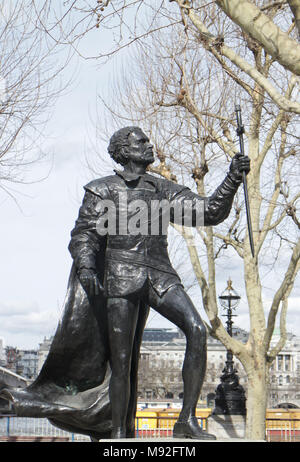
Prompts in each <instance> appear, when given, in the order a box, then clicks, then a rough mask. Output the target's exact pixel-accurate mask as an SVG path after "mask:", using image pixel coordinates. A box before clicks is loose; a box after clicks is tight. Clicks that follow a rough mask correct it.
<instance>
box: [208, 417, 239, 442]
mask: <svg viewBox="0 0 300 462" xmlns="http://www.w3.org/2000/svg"><path fill="white" fill-rule="evenodd" d="M245 428H246V416H245V415H219V414H218V415H210V416H209V417H208V419H207V431H208V433H212V434H213V435H215V436H216V437H217V439H218V440H219V439H228V438H230V439H239V438H241V439H244V438H245Z"/></svg>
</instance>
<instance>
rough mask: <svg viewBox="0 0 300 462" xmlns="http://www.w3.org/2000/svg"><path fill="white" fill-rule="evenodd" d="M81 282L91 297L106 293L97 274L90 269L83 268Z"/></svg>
mask: <svg viewBox="0 0 300 462" xmlns="http://www.w3.org/2000/svg"><path fill="white" fill-rule="evenodd" d="M78 277H79V280H80V282H81V284H82V286H83V288H84V290H85V291H86V293H87V294H88V295H89V296H90V297H95V296H97V295H99V294H100V293H101V292H103V291H104V288H103V286H102V284H101V283H100V281H99V279H98V276H97V273H96V272H95V271H94V270H93V269H90V268H83V269H81V270H80V271H79V273H78Z"/></svg>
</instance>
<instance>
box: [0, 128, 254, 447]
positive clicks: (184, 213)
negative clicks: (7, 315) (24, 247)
mask: <svg viewBox="0 0 300 462" xmlns="http://www.w3.org/2000/svg"><path fill="white" fill-rule="evenodd" d="M108 151H109V153H110V155H111V156H112V158H113V159H114V160H115V161H116V162H117V163H119V164H121V165H122V166H123V170H122V171H119V170H116V171H115V174H114V175H111V176H108V177H105V178H100V179H97V180H94V181H92V182H91V183H89V184H88V185H86V186H85V196H84V199H83V204H82V206H81V208H80V211H79V216H78V219H77V221H76V224H75V227H74V229H73V231H72V232H71V242H70V245H69V250H70V252H71V255H72V257H73V260H74V263H73V267H72V271H71V275H70V279H69V285H68V292H67V297H66V302H65V310H64V315H63V318H62V321H61V323H60V324H59V326H58V329H57V332H56V334H55V337H54V339H53V343H52V346H51V349H50V352H49V355H48V357H47V359H46V361H45V364H44V366H43V368H42V370H41V372H40V374H39V376H38V378H37V379H36V381H35V382H34V383H33V384H32V385H31V386H29V387H28V388H27V389H26V390H21V391H18V390H5V391H4V392H2V396H5V397H6V398H7V399H10V400H11V401H12V402H13V403H14V406H15V409H16V411H17V412H18V413H19V414H20V415H28V416H36V417H41V416H45V417H48V418H49V420H50V421H51V422H52V423H53V424H54V425H57V426H59V427H61V428H65V429H68V430H70V431H75V432H79V433H85V434H88V435H90V436H91V437H92V438H96V439H100V438H103V437H108V436H110V437H111V438H125V437H132V436H134V418H135V412H136V400H137V372H138V358H139V348H140V344H141V339H142V334H143V329H144V325H145V322H146V319H147V315H148V310H149V307H150V306H151V307H152V308H153V309H154V310H156V311H157V312H158V313H160V314H161V315H163V316H164V317H166V318H167V319H168V320H169V321H171V322H172V323H174V324H175V325H176V326H178V327H179V328H180V329H181V330H182V331H183V332H184V334H185V336H186V340H187V343H186V345H187V346H186V354H185V359H184V364H183V373H182V375H183V384H184V398H183V405H182V410H181V413H180V416H179V419H178V421H177V422H176V424H175V426H174V431H173V435H174V436H175V437H183V438H197V439H215V437H214V436H213V435H209V434H208V433H207V432H204V431H203V430H202V429H201V428H200V427H199V425H198V422H197V419H196V417H195V409H196V405H197V401H198V398H199V394H200V391H201V387H202V383H203V379H204V375H205V369H206V329H205V327H204V324H203V322H202V320H201V317H200V315H199V313H198V311H197V310H196V309H195V307H194V305H193V303H192V301H191V300H190V298H189V297H188V295H187V294H186V293H185V291H184V288H183V286H182V282H181V280H180V277H179V276H178V274H177V273H176V271H175V270H174V269H173V268H172V266H171V263H170V260H169V257H168V251H167V226H166V217H167V222H168V223H169V221H171V222H175V223H180V224H182V223H183V222H182V220H183V219H184V218H188V219H187V220H186V221H185V222H184V223H183V224H185V225H187V226H196V225H198V224H202V225H204V226H210V225H217V224H218V223H220V222H222V221H223V220H224V219H225V218H226V217H227V216H228V215H229V212H230V209H231V206H232V201H233V197H234V195H235V193H236V191H237V189H238V187H239V185H240V183H241V182H242V176H243V172H245V173H246V174H247V173H248V172H249V169H250V167H249V159H248V158H247V157H245V156H241V155H239V154H237V155H236V156H235V157H234V159H233V160H232V163H231V166H230V171H229V173H228V174H227V176H226V178H225V180H224V181H223V182H222V184H221V185H220V186H219V187H218V188H217V189H216V191H215V192H214V193H213V194H212V195H211V196H210V197H207V198H203V197H200V196H198V195H197V194H195V193H193V192H192V191H191V190H190V189H189V188H187V187H185V186H182V185H178V184H176V183H173V182H171V181H168V180H165V179H162V178H158V177H155V176H153V175H150V174H148V173H147V172H146V169H147V167H148V166H149V165H150V164H151V163H152V162H153V161H154V155H153V146H152V145H151V143H150V141H149V139H148V137H147V136H146V135H145V134H144V133H143V132H142V130H141V129H140V128H138V127H125V128H123V129H121V130H119V131H117V132H116V133H115V134H114V135H113V136H112V138H111V140H110V144H109V147H108ZM153 204H154V207H153ZM168 223H167V224H168ZM154 225H155V226H154Z"/></svg>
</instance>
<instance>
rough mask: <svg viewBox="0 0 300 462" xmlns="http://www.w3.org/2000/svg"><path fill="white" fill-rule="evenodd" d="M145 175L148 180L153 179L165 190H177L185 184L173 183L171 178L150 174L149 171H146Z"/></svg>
mask: <svg viewBox="0 0 300 462" xmlns="http://www.w3.org/2000/svg"><path fill="white" fill-rule="evenodd" d="M145 177H146V178H147V179H148V181H153V183H155V184H156V185H157V186H158V187H159V188H160V189H162V190H165V191H171V192H173V191H174V192H178V191H182V190H183V189H186V186H183V185H180V184H178V183H175V182H174V181H172V180H167V179H166V178H162V177H157V176H153V175H150V174H149V173H147V174H146V175H145Z"/></svg>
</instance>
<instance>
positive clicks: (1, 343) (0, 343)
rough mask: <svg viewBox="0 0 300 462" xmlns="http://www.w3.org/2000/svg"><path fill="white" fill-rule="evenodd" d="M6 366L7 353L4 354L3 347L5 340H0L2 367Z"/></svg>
mask: <svg viewBox="0 0 300 462" xmlns="http://www.w3.org/2000/svg"><path fill="white" fill-rule="evenodd" d="M4 364H5V352H4V346H3V339H2V338H0V366H2V367H3V366H4Z"/></svg>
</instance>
